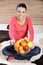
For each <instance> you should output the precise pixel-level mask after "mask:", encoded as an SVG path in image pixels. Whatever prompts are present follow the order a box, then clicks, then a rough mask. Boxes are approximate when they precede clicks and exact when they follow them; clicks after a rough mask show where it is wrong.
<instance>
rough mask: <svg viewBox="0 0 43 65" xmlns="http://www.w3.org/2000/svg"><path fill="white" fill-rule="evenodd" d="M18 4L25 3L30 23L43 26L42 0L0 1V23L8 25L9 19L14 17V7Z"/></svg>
mask: <svg viewBox="0 0 43 65" xmlns="http://www.w3.org/2000/svg"><path fill="white" fill-rule="evenodd" d="M20 2H24V3H26V5H27V7H28V11H27V14H28V16H29V17H31V19H32V23H33V24H38V25H43V0H0V23H9V20H10V17H11V16H15V15H16V11H15V9H16V5H17V4H18V3H20Z"/></svg>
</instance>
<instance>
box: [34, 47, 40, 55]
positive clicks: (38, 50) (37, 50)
mask: <svg viewBox="0 0 43 65" xmlns="http://www.w3.org/2000/svg"><path fill="white" fill-rule="evenodd" d="M40 52H41V49H40V48H39V47H36V49H35V54H36V55H37V54H39V53H40Z"/></svg>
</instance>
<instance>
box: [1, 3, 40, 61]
mask: <svg viewBox="0 0 43 65" xmlns="http://www.w3.org/2000/svg"><path fill="white" fill-rule="evenodd" d="M26 14H27V7H26V5H25V4H24V3H20V4H18V5H17V7H16V15H17V16H16V17H15V16H14V17H12V18H11V20H10V24H9V36H10V39H11V40H15V42H16V41H18V40H19V39H21V38H23V37H26V36H27V37H28V39H29V40H30V41H33V39H34V30H33V25H32V21H31V19H30V18H29V17H27V16H26ZM28 33H29V35H28ZM2 52H3V54H4V55H7V56H8V60H10V59H11V58H16V59H20V60H24V59H28V60H30V59H31V57H32V56H35V55H37V54H39V53H40V48H39V47H37V46H35V47H34V48H33V49H31V51H30V52H29V53H27V54H25V55H20V54H17V52H16V51H15V50H14V48H13V44H12V45H10V46H7V47H5V48H4V49H3V50H2Z"/></svg>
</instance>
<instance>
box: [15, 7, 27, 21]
mask: <svg viewBox="0 0 43 65" xmlns="http://www.w3.org/2000/svg"><path fill="white" fill-rule="evenodd" d="M16 11H17V17H18V18H19V19H20V20H24V19H25V17H26V9H25V8H23V7H18V8H17V10H16Z"/></svg>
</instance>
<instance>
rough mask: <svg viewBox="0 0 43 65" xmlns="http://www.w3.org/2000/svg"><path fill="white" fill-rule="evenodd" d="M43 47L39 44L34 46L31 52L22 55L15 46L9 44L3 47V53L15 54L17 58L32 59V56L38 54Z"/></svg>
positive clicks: (7, 54)
mask: <svg viewBox="0 0 43 65" xmlns="http://www.w3.org/2000/svg"><path fill="white" fill-rule="evenodd" d="M40 51H41V49H40V48H39V47H37V46H35V47H34V49H31V50H30V52H28V53H26V54H24V55H21V54H19V53H17V52H16V51H15V49H14V47H13V46H7V47H5V48H3V50H2V53H3V54H4V55H6V56H13V57H14V58H15V59H18V60H25V59H27V60H30V59H31V57H32V56H35V55H38V54H39V53H40Z"/></svg>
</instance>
